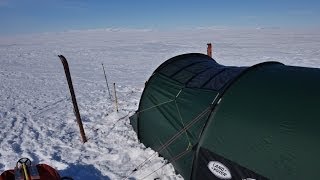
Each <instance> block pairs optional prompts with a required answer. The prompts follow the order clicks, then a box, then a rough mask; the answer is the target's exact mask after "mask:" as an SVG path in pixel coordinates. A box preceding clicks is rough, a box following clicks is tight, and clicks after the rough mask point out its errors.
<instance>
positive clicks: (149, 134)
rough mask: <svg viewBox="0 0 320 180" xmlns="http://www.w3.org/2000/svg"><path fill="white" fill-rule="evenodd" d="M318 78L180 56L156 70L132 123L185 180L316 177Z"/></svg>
mask: <svg viewBox="0 0 320 180" xmlns="http://www.w3.org/2000/svg"><path fill="white" fill-rule="evenodd" d="M319 80H320V70H319V69H316V68H305V67H294V66H286V65H284V64H281V63H279V62H264V63H260V64H257V65H254V66H252V67H233V66H223V65H220V64H218V63H217V62H216V61H215V60H213V59H212V58H211V57H209V56H207V55H203V54H198V53H191V54H184V55H179V56H176V57H173V58H171V59H169V60H167V61H166V62H164V63H163V64H162V65H160V66H159V67H158V68H157V69H156V70H155V71H154V73H153V74H152V76H151V77H150V79H149V80H148V82H147V83H146V86H145V89H144V91H143V93H142V96H141V100H140V104H139V108H138V110H137V111H136V113H135V114H134V115H133V116H132V117H130V122H131V125H132V126H133V128H134V130H135V131H136V132H137V135H138V138H139V140H140V141H141V142H142V143H144V144H145V145H146V146H147V147H151V148H152V149H154V150H155V151H157V152H159V154H160V155H161V156H163V157H164V158H166V159H167V160H169V162H171V163H172V165H173V166H174V168H175V170H176V171H177V172H178V173H180V174H181V175H182V176H183V177H184V179H194V180H195V179H197V180H198V179H201V180H202V179H203V180H205V179H247V178H251V179H311V178H313V179H314V178H316V177H317V174H316V172H317V170H318V169H319V165H318V163H317V162H318V161H319V160H320V156H318V155H317V152H320V141H319V137H320V132H319V131H318V129H319V127H320V122H319V120H320V113H318V111H317V108H318V107H320V95H319V92H320V83H316V82H319ZM306 151H308V152H309V153H305V152H306Z"/></svg>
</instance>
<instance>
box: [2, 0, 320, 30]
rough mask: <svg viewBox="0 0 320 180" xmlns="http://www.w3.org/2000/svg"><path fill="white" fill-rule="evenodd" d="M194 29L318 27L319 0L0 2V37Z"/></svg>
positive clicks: (49, 0)
mask: <svg viewBox="0 0 320 180" xmlns="http://www.w3.org/2000/svg"><path fill="white" fill-rule="evenodd" d="M199 26H200V27H213V26H228V27H280V28H282V27H290V28H301V27H306V28H308V27H320V0H219V1H218V0H0V35H6V34H21V33H34V32H56V31H65V30H75V29H95V28H110V27H116V28H151V29H177V28H193V27H199Z"/></svg>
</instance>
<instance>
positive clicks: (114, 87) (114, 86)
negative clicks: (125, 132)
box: [113, 83, 119, 112]
mask: <svg viewBox="0 0 320 180" xmlns="http://www.w3.org/2000/svg"><path fill="white" fill-rule="evenodd" d="M113 89H114V98H115V101H116V102H115V104H116V110H117V112H119V111H118V98H117V91H116V83H113Z"/></svg>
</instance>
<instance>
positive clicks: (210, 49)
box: [207, 43, 212, 57]
mask: <svg viewBox="0 0 320 180" xmlns="http://www.w3.org/2000/svg"><path fill="white" fill-rule="evenodd" d="M207 45H208V47H207V55H208V56H210V57H212V44H211V43H208V44H207Z"/></svg>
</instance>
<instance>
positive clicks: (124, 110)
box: [0, 28, 320, 180]
mask: <svg viewBox="0 0 320 180" xmlns="http://www.w3.org/2000/svg"><path fill="white" fill-rule="evenodd" d="M319 32H320V31H316V30H283V29H228V28H219V29H212V28H209V29H207V28H198V29H193V30H191V29H189V30H187V29H186V30H175V31H157V30H132V29H131V30H125V29H99V30H88V31H70V32H60V33H43V34H32V35H23V36H11V37H0V99H1V101H0V122H1V123H0V170H1V172H2V171H4V170H6V169H12V168H13V167H14V166H15V163H16V161H17V160H18V159H19V158H21V157H28V158H30V159H32V160H33V162H34V163H47V164H49V165H51V166H53V167H54V168H56V169H58V170H59V172H60V173H61V174H62V175H68V176H72V177H74V178H75V179H121V178H124V177H125V176H126V175H128V174H129V173H130V171H131V170H133V169H134V168H135V167H136V166H137V165H139V164H140V163H141V162H143V161H144V160H146V159H147V158H148V157H149V156H150V155H152V154H153V153H154V151H152V150H151V149H149V148H146V147H144V145H143V144H140V143H138V140H137V137H136V134H135V132H134V131H133V129H132V127H131V126H130V124H129V116H130V115H132V114H133V113H134V111H135V110H136V109H137V107H138V103H139V99H140V96H141V93H142V90H143V87H144V83H145V81H147V79H148V77H149V76H150V75H151V74H152V72H153V71H154V70H155V69H156V68H157V66H158V65H160V64H161V63H162V62H164V61H165V60H167V59H168V58H170V57H173V56H175V55H179V54H182V53H191V52H200V53H206V44H207V43H208V42H212V43H213V51H214V53H213V54H214V55H213V56H214V58H215V59H216V60H217V61H218V62H219V63H221V64H224V65H237V66H243V65H245V66H248V65H253V64H256V63H259V62H263V61H279V62H282V63H284V64H287V65H298V66H308V67H318V68H319V67H320V61H319V60H320V48H319V47H320V33H319ZM59 54H63V55H65V57H66V58H67V59H68V60H69V66H70V69H71V74H72V79H73V84H74V88H75V93H76V95H77V99H78V104H79V109H80V113H81V117H82V120H83V124H84V129H85V132H86V134H87V137H88V139H89V140H88V142H87V143H85V144H82V143H81V139H80V135H79V130H78V126H77V124H76V122H75V117H74V115H73V107H72V103H71V100H70V95H69V91H68V87H67V82H66V79H65V75H64V71H63V67H62V64H61V62H60V60H59V58H58V57H57V55H59ZM101 63H103V64H104V65H105V68H106V73H107V76H108V78H109V79H108V81H109V83H110V84H109V86H110V89H111V91H112V92H111V94H112V95H113V88H112V87H113V86H112V83H113V82H115V83H116V89H117V94H118V99H119V107H120V108H119V112H118V113H117V112H116V111H115V106H114V100H113V99H114V97H112V98H111V99H110V98H109V95H108V92H107V88H106V83H105V80H104V75H103V71H102V66H101ZM164 163H165V160H164V159H163V158H161V157H156V158H153V159H152V160H151V161H150V162H147V164H146V166H143V167H142V168H141V170H139V171H138V172H136V173H134V174H132V175H130V178H131V179H140V178H142V177H144V176H145V175H147V174H149V173H151V172H152V171H154V170H156V169H158V168H159V167H161V166H162V165H163V164H164ZM154 178H160V179H165V180H178V179H182V178H181V176H179V175H175V172H174V170H173V167H172V166H171V165H170V164H169V165H166V166H164V168H162V169H160V170H158V171H156V173H154V174H152V175H151V176H149V177H148V178H146V179H154Z"/></svg>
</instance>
